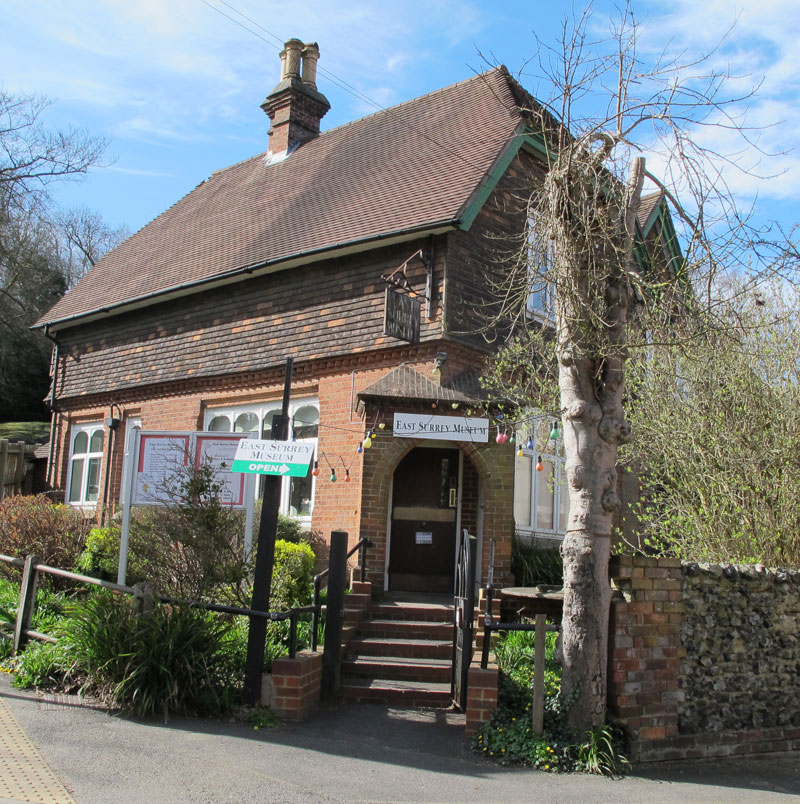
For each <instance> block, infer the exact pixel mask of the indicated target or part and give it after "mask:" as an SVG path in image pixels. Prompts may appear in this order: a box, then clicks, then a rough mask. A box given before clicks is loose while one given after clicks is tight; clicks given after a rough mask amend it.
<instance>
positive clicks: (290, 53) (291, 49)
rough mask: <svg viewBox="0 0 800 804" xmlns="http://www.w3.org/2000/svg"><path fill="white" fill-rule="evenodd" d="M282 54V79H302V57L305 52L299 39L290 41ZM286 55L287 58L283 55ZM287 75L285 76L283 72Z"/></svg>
mask: <svg viewBox="0 0 800 804" xmlns="http://www.w3.org/2000/svg"><path fill="white" fill-rule="evenodd" d="M284 48H285V49H284V50H283V51H282V52H281V78H282V79H283V78H299V77H300V56H301V53H302V51H303V43H302V42H301V41H300V40H299V39H289V40H288V41H287V42H286V44H285V45H284ZM284 53H285V54H286V56H285V58H284V56H283V54H284ZM284 69H285V71H286V74H285V75H283V71H284Z"/></svg>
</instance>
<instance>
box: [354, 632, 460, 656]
mask: <svg viewBox="0 0 800 804" xmlns="http://www.w3.org/2000/svg"><path fill="white" fill-rule="evenodd" d="M348 651H349V652H351V653H353V654H357V655H359V656H404V657H407V658H419V659H450V658H451V657H452V654H453V642H452V639H437V640H434V639H398V638H395V639H391V638H382V637H356V638H355V639H351V640H350V641H349V643H348Z"/></svg>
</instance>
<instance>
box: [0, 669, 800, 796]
mask: <svg viewBox="0 0 800 804" xmlns="http://www.w3.org/2000/svg"><path fill="white" fill-rule="evenodd" d="M0 697H2V700H3V701H4V702H5V703H6V704H7V706H8V708H9V710H10V711H11V713H12V714H13V717H14V718H15V719H16V721H17V722H18V723H19V724H20V725H21V726H22V728H23V729H24V731H25V732H26V733H27V735H28V736H29V737H30V739H31V741H32V742H33V743H34V744H35V745H36V746H37V747H38V749H39V752H40V755H41V757H42V759H43V761H44V762H45V763H46V764H47V765H48V766H49V767H50V768H51V769H52V770H53V771H54V772H55V774H56V775H57V776H58V777H59V778H60V779H61V781H63V783H64V785H65V786H66V788H67V789H68V790H69V791H70V792H71V793H72V796H73V797H74V800H75V802H76V803H77V804H110V803H111V802H114V804H174V803H175V802H180V803H181V804H201V803H204V804H205V803H210V802H213V804H235V803H238V802H242V804H244V803H245V802H246V804H323V803H324V804H357V803H358V804H361V803H364V804H366V803H367V802H369V803H370V804H389V803H390V802H391V803H392V804H523V803H524V804H539V803H541V804H576V802H577V803H578V804H582V803H583V802H591V804H605V803H606V802H607V803H608V804H612V803H613V804H694V802H699V803H703V802H719V804H736V803H737V802H747V803H748V804H751V803H755V802H757V803H758V804H773V803H774V804H788V803H789V802H798V804H800V771H799V770H798V769H799V768H800V756H797V755H794V756H793V757H789V758H782V759H780V760H764V759H755V760H740V761H739V762H738V763H729V764H728V763H726V764H720V763H715V764H700V765H684V766H676V765H673V766H669V767H658V768H656V769H650V770H647V771H644V772H638V773H636V774H634V775H632V776H628V777H627V778H625V779H622V780H617V781H612V780H609V779H603V778H597V777H591V776H584V775H553V774H549V773H544V772H540V771H530V770H521V769H507V768H500V767H494V766H491V765H487V764H485V763H484V762H483V761H482V760H480V759H479V758H477V757H476V756H475V755H474V754H472V753H471V752H470V751H469V750H468V748H467V746H466V745H465V743H464V740H463V738H462V734H463V727H462V722H463V721H461V720H460V718H459V716H458V715H454V714H451V713H446V712H435V713H434V712H430V713H410V712H406V711H403V710H397V709H392V708H389V707H379V706H347V707H344V706H343V707H341V708H339V709H329V710H326V711H324V712H322V713H320V714H319V715H317V716H316V717H315V718H313V719H312V720H311V721H309V722H308V723H306V724H304V725H302V726H281V727H279V728H277V729H270V730H259V731H254V730H253V729H252V727H249V726H246V725H242V724H236V723H219V722H210V721H199V720H185V719H174V720H170V722H169V725H166V726H165V725H164V724H163V723H152V722H150V723H145V722H137V721H132V720H128V719H124V718H120V717H113V716H110V715H108V714H106V713H104V712H102V711H98V710H93V709H90V708H87V707H84V706H80V705H77V704H76V701H75V699H73V698H70V697H67V696H44V697H42V696H37V695H35V694H32V693H27V692H19V691H17V690H14V689H13V688H12V687H11V686H10V684H9V679H8V677H7V676H5V675H4V674H0ZM2 772H3V769H2V765H0V774H2ZM0 778H1V777H0ZM2 802H3V800H2V799H0V804H2Z"/></svg>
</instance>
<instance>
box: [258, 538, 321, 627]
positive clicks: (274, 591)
mask: <svg viewBox="0 0 800 804" xmlns="http://www.w3.org/2000/svg"><path fill="white" fill-rule="evenodd" d="M313 580H314V551H313V550H312V549H311V547H310V546H309V545H307V544H292V543H291V542H285V541H280V540H279V541H276V542H275V568H274V570H273V573H272V588H271V592H270V603H269V607H270V609H271V610H272V611H282V610H284V609H290V608H292V607H294V606H307V605H308V604H309V603H311V594H312V582H313Z"/></svg>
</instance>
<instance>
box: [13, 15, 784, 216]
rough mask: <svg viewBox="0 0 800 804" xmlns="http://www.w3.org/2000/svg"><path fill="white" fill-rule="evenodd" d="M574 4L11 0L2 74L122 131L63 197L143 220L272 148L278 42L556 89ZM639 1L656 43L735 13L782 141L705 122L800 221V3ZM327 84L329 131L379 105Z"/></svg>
mask: <svg viewBox="0 0 800 804" xmlns="http://www.w3.org/2000/svg"><path fill="white" fill-rule="evenodd" d="M212 6H213V7H215V8H216V9H217V10H215V8H212ZM594 8H595V13H594V23H593V24H594V26H595V27H597V28H600V29H602V28H605V27H606V24H607V20H608V18H609V15H610V14H612V13H614V4H613V3H610V2H605V0H600V2H597V3H595V4H594ZM234 9H236V10H238V11H241V12H243V13H244V14H245V15H247V16H248V17H250V18H252V20H254V21H255V22H256V23H258V24H260V25H262V26H263V28H265V29H267V31H269V32H270V33H266V32H265V31H264V30H261V29H259V28H258V27H257V26H256V25H255V24H254V23H253V22H249V21H247V20H246V19H244V18H243V17H241V16H239V15H237V13H236V11H234ZM570 9H571V6H570V5H568V4H566V3H559V2H557V0H551V1H550V2H547V3H544V2H542V1H541V0H525V2H517V0H495V2H487V1H486V0H394V2H391V3H387V2H385V1H383V0H381V1H380V2H371V1H370V0H362V1H361V2H352V0H336V1H335V2H334V1H331V2H329V1H328V0H320V1H319V2H317V1H315V0H308V1H307V2H296V1H295V2H293V1H292V0H287V1H285V2H284V1H281V2H276V1H275V0H261V1H260V2H258V1H257V0H168V2H165V0H127V2H118V1H117V0H69V2H65V3H53V2H52V0H6V1H5V2H4V4H3V17H4V24H3V30H2V31H0V81H2V85H3V87H4V89H5V90H6V91H10V92H26V93H32V92H36V93H39V94H42V95H45V96H47V97H49V98H51V99H53V100H54V101H56V103H55V104H54V105H53V106H52V107H51V108H50V109H49V110H48V112H47V115H46V120H47V122H48V123H50V124H52V125H54V126H59V127H68V126H80V127H84V128H86V129H88V130H89V131H90V132H92V133H95V134H98V135H100V136H103V137H106V138H108V140H109V141H110V144H109V149H108V156H109V157H110V162H111V163H110V164H109V166H107V167H105V168H102V169H100V168H99V169H96V170H94V171H93V172H92V173H91V175H90V176H89V177H88V179H87V180H86V181H84V182H82V183H75V184H71V185H69V186H66V187H61V188H60V189H59V190H58V192H57V199H58V201H59V202H61V203H63V204H65V205H76V206H77V205H82V206H88V207H90V208H92V209H96V210H97V211H99V212H100V213H101V214H102V215H103V216H104V217H105V218H106V219H107V220H108V222H109V223H111V224H112V225H115V226H116V225H122V224H125V225H127V226H128V227H129V228H130V229H131V230H134V231H135V230H136V229H138V228H140V227H141V226H143V225H144V224H145V223H147V222H148V221H149V220H151V219H152V218H153V217H155V216H156V215H158V214H159V213H160V212H162V211H163V210H164V209H165V208H166V207H168V206H169V205H170V204H172V203H174V202H175V201H177V200H178V199H179V198H180V197H181V196H183V195H184V194H185V193H187V192H188V191H190V190H191V189H192V188H193V187H195V186H196V185H197V184H198V183H200V182H201V181H203V180H204V179H205V178H207V177H208V176H209V174H210V173H211V172H212V171H214V170H216V169H219V168H222V167H225V166H227V165H230V164H233V163H235V162H237V161H239V160H241V159H244V158H247V157H249V156H252V155H253V154H255V153H259V152H261V151H265V150H266V148H267V129H268V120H267V117H266V116H265V115H264V113H263V112H262V111H261V109H260V108H259V104H260V103H261V101H262V100H263V99H264V97H265V95H266V94H267V93H268V92H269V91H270V90H271V89H272V87H273V86H274V85H275V83H277V81H278V73H279V59H278V50H279V47H278V46H277V43H278V42H279V41H284V40H285V39H288V38H289V37H292V36H296V37H298V38H300V39H303V40H304V41H316V42H318V43H319V47H320V51H321V54H322V55H321V60H320V68H324V69H325V70H327V71H329V72H331V73H333V74H334V75H335V76H336V77H337V78H338V80H339V81H340V82H346V83H347V84H349V85H351V86H352V87H353V88H354V89H355V90H357V91H358V93H361V94H362V95H363V96H367V97H368V98H369V99H371V100H372V101H373V102H375V103H377V104H379V105H381V106H389V105H392V104H395V103H399V102H402V101H404V100H407V99H409V98H412V97H415V96H417V95H421V94H424V93H426V92H430V91H433V90H435V89H438V88H440V87H442V86H446V85H447V84H450V83H453V82H455V81H459V80H462V79H465V78H468V77H470V76H471V75H473V74H474V73H475V72H480V71H482V70H484V69H486V68H487V66H488V63H489V62H491V63H504V64H505V65H506V66H507V67H508V68H509V70H510V71H511V72H512V73H514V74H517V73H518V72H519V71H520V70H522V76H521V80H522V83H523V84H524V85H525V87H526V88H527V89H528V90H529V91H531V92H532V93H533V94H534V95H537V94H540V95H541V94H546V85H545V84H543V83H542V82H541V81H540V79H538V78H537V76H536V68H535V60H534V62H530V61H529V60H531V59H532V58H533V57H535V56H536V52H537V43H536V38H535V36H534V33H535V34H536V36H538V37H539V39H540V40H542V41H543V42H545V43H549V44H556V42H557V39H558V36H559V34H560V27H561V19H562V17H563V15H564V14H565V13H566V12H569V11H570ZM634 10H635V12H636V16H637V18H638V19H639V20H640V22H641V23H642V31H641V37H640V42H639V44H640V52H642V53H644V54H654V53H656V52H658V51H659V50H660V49H662V48H667V49H672V50H674V49H675V48H676V47H680V48H683V49H685V50H686V52H687V53H689V54H695V53H700V52H702V51H708V50H710V49H711V48H712V47H713V46H714V44H715V43H716V42H717V41H718V40H719V38H720V36H721V35H722V34H723V33H724V32H725V31H726V30H727V29H728V28H729V27H730V26H731V25H733V24H734V22H735V23H736V25H735V27H734V28H733V30H732V31H731V33H730V34H729V36H728V39H727V41H726V43H725V44H724V45H723V46H722V47H721V48H719V49H718V50H716V51H714V53H713V55H712V62H713V63H714V65H715V66H718V67H725V66H728V65H731V66H732V68H733V69H734V70H735V72H736V73H737V75H738V76H739V78H737V79H736V80H737V82H738V85H739V86H740V87H741V88H742V90H743V91H747V89H748V88H749V87H751V86H752V85H753V84H755V83H759V82H761V86H760V89H759V91H758V95H757V96H756V97H755V98H753V99H752V100H751V101H750V102H749V104H748V108H747V115H748V117H747V120H748V123H749V124H750V125H753V126H757V127H759V128H758V130H756V131H755V132H754V134H753V136H754V137H755V138H756V139H758V141H759V144H760V145H761V147H762V150H766V151H770V152H783V153H782V154H781V155H779V156H775V157H770V158H766V157H763V156H760V155H759V154H757V153H756V152H755V151H753V150H752V149H751V150H747V149H745V150H742V149H741V147H740V145H739V143H736V142H734V141H733V138H732V137H730V136H729V135H726V134H725V133H724V132H722V131H715V132H713V133H711V134H708V135H706V136H708V137H709V138H710V139H711V141H712V144H714V145H715V146H718V147H719V148H721V149H722V150H727V151H729V152H736V154H737V157H736V158H737V159H739V160H741V161H743V162H744V163H745V164H746V165H747V166H748V167H754V168H755V170H756V171H757V172H760V173H761V174H763V175H764V176H768V177H769V178H766V179H762V180H758V179H756V178H755V177H754V176H748V175H744V174H740V173H738V172H737V171H728V172H726V174H725V178H726V180H727V181H728V182H729V184H730V186H731V188H732V189H733V191H734V192H735V193H736V195H737V198H738V200H739V201H740V203H741V204H742V205H743V206H749V205H750V204H752V203H753V202H754V201H755V203H756V204H757V208H758V210H759V214H760V217H762V218H776V219H778V220H780V221H781V222H782V223H783V224H784V225H785V226H789V225H791V224H792V223H794V222H795V221H797V220H800V150H798V146H800V97H799V96H800V81H798V76H800V48H798V46H797V43H798V42H800V15H798V14H797V13H796V11H797V2H796V0H759V2H758V3H756V2H755V1H754V0H746V2H742V3H740V4H738V5H737V6H734V5H733V4H731V3H730V2H727V1H726V2H723V0H701V2H699V3H698V2H697V1H696V0H672V1H671V2H670V3H666V4H665V3H655V2H650V0H641V1H640V2H637V3H635V5H634ZM220 11H221V12H224V14H226V15H228V16H229V17H232V18H234V19H235V20H236V21H238V23H240V24H236V23H235V22H233V21H231V20H230V19H228V18H227V17H226V16H223V14H221V13H219V12H220ZM242 26H244V27H242ZM245 28H247V29H249V31H248V30H245ZM253 32H255V34H254V33H253ZM256 34H257V35H256ZM270 34H274V37H276V38H277V39H276V38H273V36H271V35H270ZM259 37H263V38H259ZM265 40H266V41H265ZM526 65H527V66H526ZM318 86H319V88H320V90H321V91H322V92H323V93H325V95H326V96H327V97H328V99H329V100H330V102H331V107H332V108H331V111H330V112H329V113H328V115H327V116H326V117H325V119H324V120H323V129H325V128H331V127H333V126H336V125H340V124H342V123H346V122H348V121H350V120H353V119H355V118H358V117H361V116H363V115H365V114H369V113H371V112H372V111H374V110H375V108H374V106H372V105H370V103H368V102H366V101H365V100H364V99H363V98H362V97H358V96H357V95H354V94H352V93H350V92H347V91H345V89H343V88H342V87H341V86H337V85H336V84H335V83H333V82H332V81H330V80H329V79H327V78H326V77H325V76H324V75H320V76H319V81H318ZM475 125H476V127H477V126H479V125H480V121H479V120H476V121H475ZM793 149H794V150H793Z"/></svg>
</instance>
